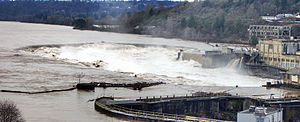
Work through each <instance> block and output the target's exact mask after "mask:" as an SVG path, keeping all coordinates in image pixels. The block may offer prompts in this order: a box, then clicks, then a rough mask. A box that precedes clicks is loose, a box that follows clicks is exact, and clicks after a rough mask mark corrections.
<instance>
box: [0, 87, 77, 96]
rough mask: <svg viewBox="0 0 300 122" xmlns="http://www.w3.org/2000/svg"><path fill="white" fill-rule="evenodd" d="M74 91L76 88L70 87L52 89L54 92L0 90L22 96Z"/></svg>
mask: <svg viewBox="0 0 300 122" xmlns="http://www.w3.org/2000/svg"><path fill="white" fill-rule="evenodd" d="M74 89H76V88H75V87H72V88H67V89H54V90H46V91H37V92H29V91H17V90H0V92H10V93H23V94H41V93H50V92H61V91H71V90H74Z"/></svg>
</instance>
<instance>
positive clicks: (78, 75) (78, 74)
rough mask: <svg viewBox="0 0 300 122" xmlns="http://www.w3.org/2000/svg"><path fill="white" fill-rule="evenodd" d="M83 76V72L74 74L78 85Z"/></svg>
mask: <svg viewBox="0 0 300 122" xmlns="http://www.w3.org/2000/svg"><path fill="white" fill-rule="evenodd" d="M84 76H85V74H84V73H83V72H81V73H77V74H75V77H76V78H78V83H80V80H81V78H83V77H84Z"/></svg>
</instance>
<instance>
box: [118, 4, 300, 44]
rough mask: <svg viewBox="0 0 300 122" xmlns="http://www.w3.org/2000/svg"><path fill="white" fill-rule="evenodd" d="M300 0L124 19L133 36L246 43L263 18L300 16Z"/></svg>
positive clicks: (159, 11)
mask: <svg viewBox="0 0 300 122" xmlns="http://www.w3.org/2000/svg"><path fill="white" fill-rule="evenodd" d="M299 6H300V1H299V0H206V1H201V2H193V3H184V4H180V5H177V6H175V7H172V8H148V9H145V10H144V11H142V12H138V13H135V14H130V15H125V16H124V17H123V19H125V20H124V23H123V24H124V26H125V27H126V28H127V29H128V31H129V32H130V31H131V32H136V33H142V34H151V35H154V36H163V37H179V38H183V39H190V40H200V41H213V42H247V40H248V33H247V28H248V26H249V25H250V24H265V22H264V21H262V20H261V19H260V16H262V15H276V14H279V13H297V12H300V7H299ZM137 27H139V28H138V29H137Z"/></svg>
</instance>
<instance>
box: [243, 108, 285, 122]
mask: <svg viewBox="0 0 300 122" xmlns="http://www.w3.org/2000/svg"><path fill="white" fill-rule="evenodd" d="M237 118H238V119H237V122H282V121H283V116H282V109H281V108H269V107H255V106H251V107H250V108H249V109H247V110H244V111H241V112H239V113H238V116H237Z"/></svg>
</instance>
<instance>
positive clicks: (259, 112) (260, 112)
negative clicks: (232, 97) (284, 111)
mask: <svg viewBox="0 0 300 122" xmlns="http://www.w3.org/2000/svg"><path fill="white" fill-rule="evenodd" d="M280 110H281V109H280V108H271V107H254V106H253V107H250V108H249V109H247V110H244V111H241V112H239V113H242V114H254V115H255V116H266V115H269V114H272V113H275V112H278V111H280Z"/></svg>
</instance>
